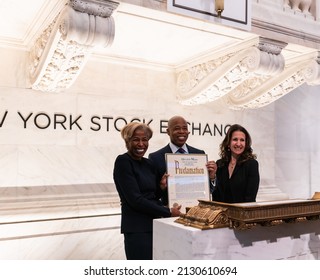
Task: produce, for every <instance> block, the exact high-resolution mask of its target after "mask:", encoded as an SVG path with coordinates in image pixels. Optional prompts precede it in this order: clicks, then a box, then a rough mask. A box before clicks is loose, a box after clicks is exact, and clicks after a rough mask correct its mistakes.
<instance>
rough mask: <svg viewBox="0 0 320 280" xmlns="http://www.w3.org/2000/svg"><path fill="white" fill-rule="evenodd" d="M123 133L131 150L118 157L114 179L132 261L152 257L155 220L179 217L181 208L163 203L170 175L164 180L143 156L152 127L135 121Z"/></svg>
mask: <svg viewBox="0 0 320 280" xmlns="http://www.w3.org/2000/svg"><path fill="white" fill-rule="evenodd" d="M121 136H122V138H123V139H124V141H125V144H126V147H127V150H128V151H127V152H126V153H124V154H122V155H119V156H118V157H117V158H116V161H115V164H114V171H113V178H114V182H115V185H116V188H117V191H118V193H119V196H120V201H121V233H123V234H124V247H125V253H126V257H127V259H128V260H149V259H150V260H151V259H152V225H153V219H155V218H161V217H171V216H179V215H180V207H177V208H171V209H169V208H167V207H165V206H163V205H162V203H161V201H160V197H161V196H162V189H164V188H165V187H166V178H165V177H164V178H163V179H162V180H160V179H159V178H158V176H157V174H158V173H157V171H156V170H155V168H154V167H153V165H152V164H151V163H150V160H149V159H147V158H144V157H143V156H144V154H145V153H146V151H147V149H148V146H149V140H150V138H151V137H152V130H151V129H150V128H149V127H148V126H147V125H146V124H143V123H138V122H132V123H129V124H127V125H126V126H125V127H124V128H123V129H122V130H121ZM159 182H160V184H159ZM161 188H162V189H161Z"/></svg>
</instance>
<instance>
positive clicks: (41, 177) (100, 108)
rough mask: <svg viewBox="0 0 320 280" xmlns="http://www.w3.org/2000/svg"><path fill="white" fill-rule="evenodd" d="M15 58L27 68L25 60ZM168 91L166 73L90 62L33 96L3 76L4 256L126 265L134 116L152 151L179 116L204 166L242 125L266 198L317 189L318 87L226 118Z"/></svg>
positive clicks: (18, 78)
mask: <svg viewBox="0 0 320 280" xmlns="http://www.w3.org/2000/svg"><path fill="white" fill-rule="evenodd" d="M8 57H10V52H8V51H7V50H2V51H1V52H0V58H1V59H4V60H8ZM12 59H15V58H12ZM19 59H20V61H21V62H20V65H22V66H23V65H25V60H26V59H27V57H26V54H25V53H23V52H21V56H20V57H19ZM96 69H99V71H96ZM174 84H175V81H174V76H172V73H169V72H166V71H154V70H151V69H144V68H141V69H140V68H132V67H129V66H125V65H121V64H110V63H109V64H106V63H105V62H103V61H100V60H98V59H92V60H90V61H89V62H88V64H87V66H86V68H85V69H84V71H83V72H82V73H81V74H80V76H79V78H78V79H77V81H76V83H75V84H74V86H73V87H71V88H70V89H69V90H67V91H66V92H62V93H58V94H57V93H55V94H52V93H42V92H37V91H34V90H31V89H29V88H28V79H27V77H26V76H25V74H23V72H22V70H21V69H20V68H19V69H8V70H7V69H1V75H0V100H1V109H0V135H1V137H0V145H1V149H0V167H1V168H0V177H1V182H0V196H1V199H0V227H1V229H2V230H1V232H2V233H1V237H0V247H1V248H3V250H1V252H0V258H1V259H93V258H96V259H124V253H123V247H122V236H121V234H120V229H119V221H120V216H119V214H120V210H119V199H118V196H117V193H116V192H115V189H114V186H113V180H112V170H113V162H114V159H115V157H116V156H117V155H118V154H120V153H123V152H125V145H124V143H123V141H122V139H121V138H120V134H119V130H120V129H121V127H122V126H123V125H124V123H125V122H128V121H131V120H132V119H139V120H142V121H145V122H148V123H149V122H150V126H151V127H152V129H153V130H154V137H153V138H152V139H151V141H150V146H149V152H151V151H154V150H156V149H158V148H160V147H162V146H163V145H165V144H167V142H168V136H167V135H166V134H165V125H166V121H167V120H168V119H169V118H170V117H171V116H173V115H176V114H179V115H183V116H185V118H186V119H188V120H189V122H190V123H191V131H192V133H191V134H190V137H189V141H188V142H189V144H190V145H193V146H197V147H201V148H202V149H204V150H205V151H206V152H207V154H208V158H209V159H217V158H218V146H219V144H220V142H221V141H222V138H223V136H221V135H220V134H219V130H217V129H216V130H215V126H216V127H218V128H221V127H222V128H225V127H226V126H227V125H228V124H232V123H240V124H242V125H244V126H245V127H246V128H247V129H248V130H249V131H250V132H251V135H252V138H253V149H254V152H255V153H256V154H257V156H258V160H259V163H260V172H261V185H262V186H264V188H262V189H261V191H262V192H265V193H268V192H271V193H272V192H274V187H276V188H277V189H278V191H279V192H280V193H281V191H283V192H284V193H288V194H289V195H290V196H292V197H296V196H305V197H308V196H309V195H310V193H312V192H313V191H314V190H316V189H317V176H316V170H317V169H316V165H314V164H316V163H317V162H318V160H317V152H316V148H317V141H316V139H317V138H316V136H317V131H316V128H317V124H316V123H317V119H318V117H317V116H316V114H317V109H316V101H317V95H316V91H317V90H316V89H315V88H312V89H310V87H304V88H301V89H298V90H296V91H294V92H292V93H291V94H290V95H288V96H286V97H285V99H282V100H279V101H277V102H276V103H275V104H271V105H269V106H267V107H265V108H262V109H259V110H249V111H232V110H229V109H228V108H227V107H226V106H225V105H224V104H223V103H222V102H216V103H210V104H206V105H201V106H197V107H185V106H182V105H180V104H179V103H178V102H177V100H176V97H175V96H174V94H173V92H172V90H171V89H172V88H173V87H174ZM292 102H293V103H292ZM291 103H292V104H295V105H290V106H289V105H288V104H291ZM214 132H216V134H215V133H214ZM302 140H303V141H302ZM311 152H313V153H314V154H313V156H312V157H311V155H312V154H311ZM288 161H289V163H288ZM310 180H312V181H310ZM260 194H261V192H260V193H259V195H260ZM45 221H47V222H45ZM89 237H90V242H88V238H89ZM91 237H92V239H91ZM111 240H112V242H111ZM35 244H41V246H44V247H42V249H41V250H36V248H38V247H39V246H40V245H36V247H34V246H35ZM66 244H67V245H66ZM97 247H99V249H96V248H97ZM21 248H24V249H23V250H21ZM57 248H60V249H59V251H57ZM61 248H63V249H61ZM61 250H62V251H61ZM93 252H95V253H93Z"/></svg>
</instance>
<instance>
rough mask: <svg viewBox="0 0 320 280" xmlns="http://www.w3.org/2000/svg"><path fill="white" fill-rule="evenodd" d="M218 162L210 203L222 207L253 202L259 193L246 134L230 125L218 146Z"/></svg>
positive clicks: (255, 169)
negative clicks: (213, 201)
mask: <svg viewBox="0 0 320 280" xmlns="http://www.w3.org/2000/svg"><path fill="white" fill-rule="evenodd" d="M219 155H220V159H219V160H217V166H218V169H217V172H216V180H215V185H216V186H215V190H214V192H213V195H212V197H213V200H215V201H220V202H225V203H241V202H255V201H256V196H257V193H258V189H259V182H260V176H259V164H258V161H257V160H256V155H254V154H253V151H252V148H251V137H250V135H249V133H248V131H247V130H246V129H245V128H244V127H242V126H241V125H239V124H234V125H232V126H231V127H230V128H229V130H228V132H227V135H226V136H225V138H224V140H223V141H222V143H221V144H220V153H219Z"/></svg>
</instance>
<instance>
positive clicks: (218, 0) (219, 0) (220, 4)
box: [214, 0, 224, 18]
mask: <svg viewBox="0 0 320 280" xmlns="http://www.w3.org/2000/svg"><path fill="white" fill-rule="evenodd" d="M214 9H215V11H216V12H217V14H218V17H219V18H221V14H222V12H223V10H224V0H215V1H214Z"/></svg>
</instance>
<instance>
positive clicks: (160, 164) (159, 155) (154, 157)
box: [149, 144, 205, 205]
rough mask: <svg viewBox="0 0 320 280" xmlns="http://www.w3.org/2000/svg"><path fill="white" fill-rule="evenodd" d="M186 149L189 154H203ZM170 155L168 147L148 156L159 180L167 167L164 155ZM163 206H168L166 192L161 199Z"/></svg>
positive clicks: (193, 149)
mask: <svg viewBox="0 0 320 280" xmlns="http://www.w3.org/2000/svg"><path fill="white" fill-rule="evenodd" d="M187 149H188V152H189V154H205V152H204V151H203V150H200V149H197V148H194V147H192V146H189V145H187ZM167 153H168V154H172V150H171V148H170V145H169V144H168V145H167V146H165V147H163V148H161V149H159V150H158V151H156V152H153V153H150V154H149V159H150V160H151V161H152V164H153V165H154V166H155V167H156V169H157V170H158V172H159V178H162V176H163V174H165V173H166V172H167V166H166V157H165V154H167ZM161 200H162V202H163V204H164V205H168V191H167V190H166V191H164V192H163V196H162V198H161Z"/></svg>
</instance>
